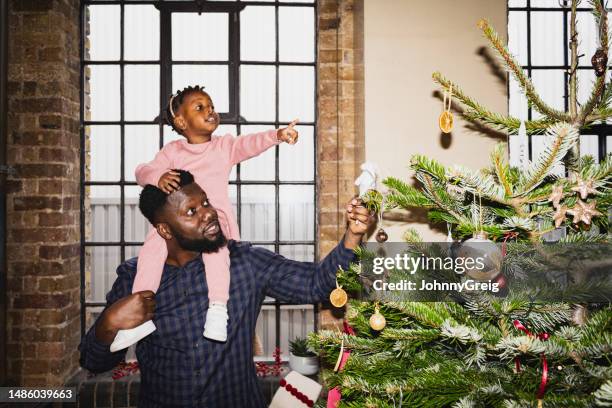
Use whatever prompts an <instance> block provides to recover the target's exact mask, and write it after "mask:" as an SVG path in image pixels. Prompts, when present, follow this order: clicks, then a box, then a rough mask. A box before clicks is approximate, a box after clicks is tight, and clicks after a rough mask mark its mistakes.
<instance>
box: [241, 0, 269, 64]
mask: <svg viewBox="0 0 612 408" xmlns="http://www.w3.org/2000/svg"><path fill="white" fill-rule="evenodd" d="M275 26H276V24H275V17H274V7H261V6H248V7H246V8H245V9H244V10H243V11H242V12H241V13H240V58H241V59H242V60H243V61H274V60H275V59H276V38H275Z"/></svg>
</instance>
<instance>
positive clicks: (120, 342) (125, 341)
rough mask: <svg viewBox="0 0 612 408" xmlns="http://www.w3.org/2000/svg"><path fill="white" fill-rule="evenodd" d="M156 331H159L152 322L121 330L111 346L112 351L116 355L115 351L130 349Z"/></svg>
mask: <svg viewBox="0 0 612 408" xmlns="http://www.w3.org/2000/svg"><path fill="white" fill-rule="evenodd" d="M155 330H157V327H155V324H154V323H153V321H152V320H148V321H146V322H144V323H143V324H141V325H140V326H136V327H134V328H131V329H125V330H119V331H118V332H117V335H116V336H115V340H113V344H111V346H110V351H111V352H113V353H114V352H115V351H119V350H123V349H124V348H128V347H130V346H131V345H132V344H134V343H137V342H138V341H139V340H141V339H144V338H145V337H147V336H148V335H149V334H151V333H153V332H154V331H155Z"/></svg>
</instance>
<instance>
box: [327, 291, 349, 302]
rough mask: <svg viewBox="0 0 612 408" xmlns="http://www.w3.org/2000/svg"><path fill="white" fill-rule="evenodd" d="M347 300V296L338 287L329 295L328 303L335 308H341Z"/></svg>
mask: <svg viewBox="0 0 612 408" xmlns="http://www.w3.org/2000/svg"><path fill="white" fill-rule="evenodd" d="M347 300H348V296H347V295H346V292H345V291H344V289H342V288H340V287H338V288H336V289H334V290H332V292H331V293H330V294H329V301H330V302H331V304H332V305H334V306H335V307H342V306H344V305H346V301H347Z"/></svg>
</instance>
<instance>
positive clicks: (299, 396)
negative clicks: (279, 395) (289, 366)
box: [280, 378, 314, 407]
mask: <svg viewBox="0 0 612 408" xmlns="http://www.w3.org/2000/svg"><path fill="white" fill-rule="evenodd" d="M280 386H281V387H284V388H285V389H286V390H287V392H288V393H290V394H291V395H293V396H294V397H295V398H297V399H298V400H300V401H301V402H302V403H304V404H306V406H308V407H312V406H314V401H313V400H311V399H310V398H308V397H307V396H306V395H304V394H302V393H301V392H300V391H299V390H298V389H297V388H295V387H294V386H293V385H291V384H289V383H287V381H285V379H284V378H283V379H282V380H280Z"/></svg>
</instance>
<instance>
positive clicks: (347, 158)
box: [317, 0, 365, 256]
mask: <svg viewBox="0 0 612 408" xmlns="http://www.w3.org/2000/svg"><path fill="white" fill-rule="evenodd" d="M318 12H319V15H318V20H319V32H318V40H319V47H318V48H319V49H318V66H317V69H318V73H319V84H318V90H317V91H318V102H319V104H318V107H317V109H318V120H319V123H318V134H317V146H318V147H317V159H318V162H317V163H318V164H317V171H318V180H317V182H318V187H319V202H318V208H319V220H318V221H319V232H320V234H319V254H321V256H324V255H325V254H327V253H328V252H329V251H330V250H331V249H333V248H334V246H335V245H336V244H337V243H338V240H339V239H340V238H341V237H342V234H343V233H344V231H345V220H344V206H345V204H346V203H347V202H348V200H349V199H350V198H351V197H352V196H353V195H354V194H355V193H356V191H357V190H356V189H355V186H354V185H353V182H354V181H355V179H356V178H357V176H358V175H359V173H360V170H359V166H360V164H361V163H362V162H363V159H364V157H365V152H364V146H365V135H364V123H363V106H364V101H363V88H364V86H363V85H364V84H363V80H364V73H363V0H319V1H318Z"/></svg>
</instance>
